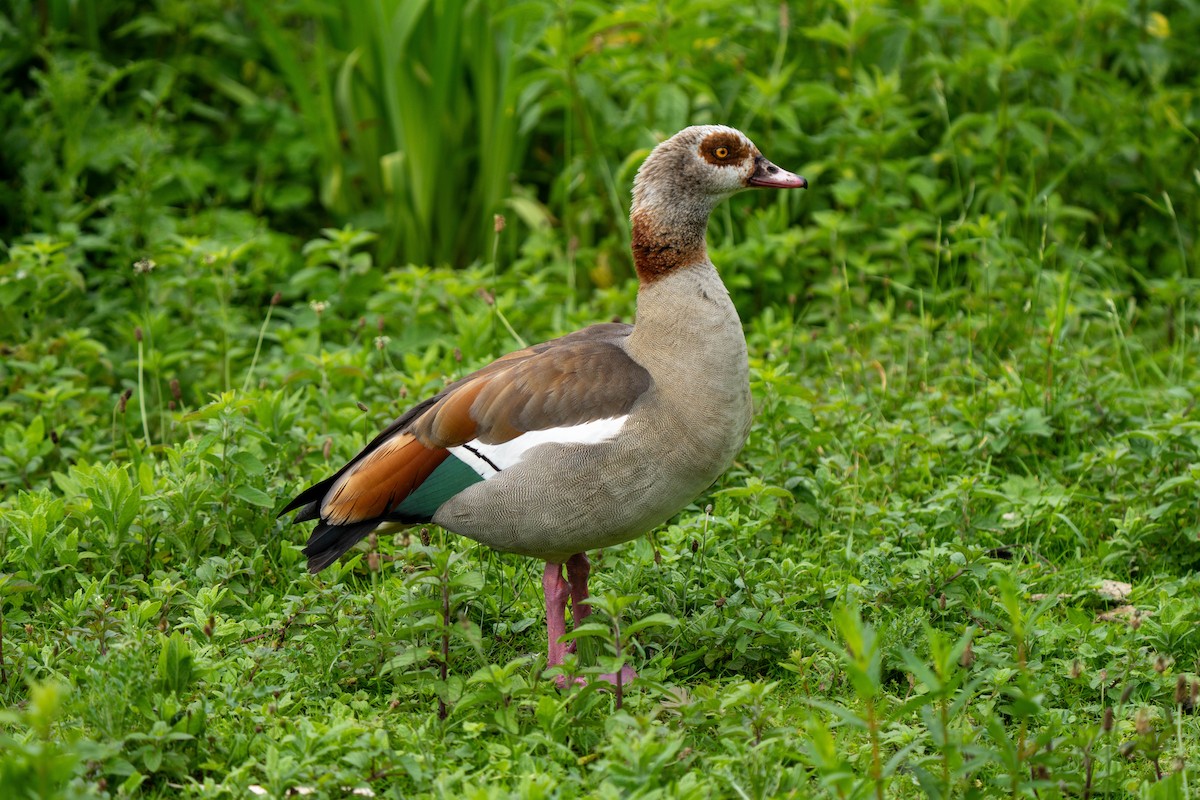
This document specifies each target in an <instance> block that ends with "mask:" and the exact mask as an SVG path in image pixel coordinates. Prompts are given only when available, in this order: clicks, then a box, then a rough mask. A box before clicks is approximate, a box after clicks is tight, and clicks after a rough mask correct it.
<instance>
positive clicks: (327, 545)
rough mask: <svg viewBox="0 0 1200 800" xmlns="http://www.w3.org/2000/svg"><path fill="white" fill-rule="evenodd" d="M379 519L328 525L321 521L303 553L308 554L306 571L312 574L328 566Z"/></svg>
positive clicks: (359, 539) (369, 530) (361, 537)
mask: <svg viewBox="0 0 1200 800" xmlns="http://www.w3.org/2000/svg"><path fill="white" fill-rule="evenodd" d="M379 522H380V520H377V519H373V520H368V521H367V522H356V523H354V524H352V525H330V524H328V523H326V522H322V523H320V524H318V525H317V527H315V528H313V532H312V536H310V537H308V544H307V545H305V546H304V555H306V556H308V571H309V572H311V573H313V574H314V575H315V574H316V573H318V572H320V571H321V570H323V569H325V568H326V567H328V566H329V565H330V564H332V563H333V562H334V561H337V560H338V558H339V557H341V555H342V554H343V553H345V552H346V551H347V550H349V549H350V548H351V547H354V545H356V544H358V543H359V542H360V541H362V539H363V538H364V537H366V535H367V534H368V533H370V532H371V531H373V530H375V528H376V527H378V525H379Z"/></svg>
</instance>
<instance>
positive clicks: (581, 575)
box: [560, 553, 637, 686]
mask: <svg viewBox="0 0 1200 800" xmlns="http://www.w3.org/2000/svg"><path fill="white" fill-rule="evenodd" d="M591 573H592V565H591V562H589V561H588V557H587V553H576V554H575V555H573V556H571V557H570V558H568V559H567V581H568V582H569V583H570V585H571V619H572V621H573V622H574V623H575V627H577V628H578V627H579V626H580V625H582V624H583V622H584V620H586V619H587V618H588V617H589V616H590V615H591V613H592V607H591V605H589V604H588V602H587V599H588V576H589V575H591ZM560 579H561V576H560ZM570 652H572V653H574V652H575V643H574V642H572V643H571V648H570ZM636 677H637V673H636V672H634V671H633V667H630V666H629V665H626V666H624V667H621V677H620V683H621V685H622V686H628V685H629V683H630V682H631V681H632V680H633V679H634V678H636ZM600 680H602V681H607V682H608V683H611V684H613V685H614V686H616V684H617V675H616V673H612V672H609V673H605V674H604V675H601V676H600Z"/></svg>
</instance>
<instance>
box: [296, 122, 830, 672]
mask: <svg viewBox="0 0 1200 800" xmlns="http://www.w3.org/2000/svg"><path fill="white" fill-rule="evenodd" d="M755 186H763V187H772V188H777V189H794V188H802V189H803V188H806V187H807V186H808V183H807V182H806V181H805V180H804V178H801V177H800V176H798V175H793V174H792V173H790V172H787V171H785V170H782V169H780V168H779V167H777V166H775V165H774V164H772V163H771V162H770V161H768V160H767V159H766V158H764V157H763V155H762V154H761V153H760V152H759V151H758V148H756V147H755V146H754V144H753V143H752V142H751V141H750V140H749V139H748V138H746V136H745V135H743V134H742V133H741V132H740V131H737V130H734V129H733V128H727V127H724V126H720V125H699V126H695V127H691V128H686V129H684V130H682V131H680V132H679V133H677V134H675V135H674V136H672V137H671V138H670V139H668V140H666V141H665V142H663V143H662V144H660V145H658V146H657V147H656V148H654V150H653V152H651V153H650V155H649V156H648V157H647V158H646V161H645V162H644V163H643V164H642V167H641V169H639V170H638V174H637V177H636V178H635V179H634V183H633V208H632V211H631V215H630V218H631V222H632V225H633V237H632V238H633V261H634V265H635V266H636V268H637V275H638V280H639V283H640V285H639V288H638V297H637V320H636V324H635V325H625V324H617V323H606V324H601V325H593V326H591V327H588V328H584V329H583V330H581V331H576V332H575V333H571V334H568V335H566V336H563V337H562V338H560V339H554V340H552V341H549V342H545V343H543V344H539V345H534V346H533V347H529V348H526V349H524V350H518V351H516V352H514V353H509V354H508V355H505V356H502V357H500V358H498V359H496V360H495V361H493V362H492V363H491V364H488V365H487V366H486V367H483V368H482V369H480V370H478V371H476V372H474V373H472V374H470V375H468V376H466V377H465V378H462V379H461V380H458V381H455V382H454V383H452V384H450V385H449V386H447V387H446V388H445V389H443V390H442V391H441V392H439V393H438V394H437V395H435V396H433V397H431V398H429V399H427V400H425V401H424V402H422V403H418V404H417V405H416V406H414V407H413V408H411V409H409V411H408V412H407V413H405V414H404V415H403V416H401V417H400V418H399V419H397V420H396V421H395V422H393V423H392V424H391V425H390V426H389V427H388V428H387V429H386V430H384V431H383V432H382V433H381V434H379V435H378V436H377V437H375V439H374V441H372V442H371V443H370V444H368V445H367V446H366V447H365V448H363V450H362V452H361V453H359V454H358V455H356V456H355V457H354V458H353V459H351V460H350V462H349V463H347V464H346V465H345V466H344V467H342V468H341V469H340V470H338V471H337V473H336V474H334V475H333V476H331V477H329V478H326V479H325V480H323V481H321V482H320V483H318V484H316V485H315V486H312V487H310V488H309V489H307V490H305V491H304V492H302V493H301V494H300V495H299V496H298V497H296V498H295V499H294V500H292V501H291V502H290V503H288V505H287V508H285V509H284V510H283V512H281V513H287V512H288V511H291V510H293V509H299V513H297V514H296V518H295V522H304V521H307V520H313V519H315V520H319V522H318V524H317V526H316V528H314V529H313V532H312V535H311V536H310V537H309V540H308V545H307V547H305V549H304V553H305V555H307V556H308V568H309V570H311V571H312V572H319V571H320V570H322V569H324V568H325V567H326V566H328V565H329V564H330V563H331V562H333V561H334V560H335V559H337V558H338V557H339V556H341V555H342V554H343V553H345V552H346V551H347V550H349V549H350V548H351V547H352V546H354V544H355V543H356V542H358V541H359V540H360V539H362V538H363V537H365V536H366V535H367V534H368V533H370V532H371V530H373V529H374V528H375V527H377V526H379V525H381V524H383V523H387V522H392V523H402V524H420V523H428V522H432V523H434V524H436V525H440V526H441V527H443V528H445V529H447V530H450V531H454V532H456V533H460V534H462V535H463V536H467V537H469V538H471V539H474V540H475V541H477V542H482V543H483V544H485V545H487V546H489V547H492V548H495V549H496V550H501V551H504V552H508V553H519V554H521V555H525V556H531V557H533V558H539V559H541V560H543V561H545V562H546V568H545V571H544V573H543V575H542V588H543V590H544V591H545V596H546V631H547V635H548V636H549V657H548V666H550V667H554V666H557V665H559V664H561V663H562V660H563V656H564V654H565V653H567V652H568V650H569V646H568V645H566V644H564V643H563V642H561V641H559V639H560V637H561V636H562V635H563V634H564V633H565V631H566V624H565V620H564V618H565V614H566V607H567V600H568V598H569V599H570V601H571V614H572V618H573V620H574V623H575V625H576V626H578V625H579V624H580V623H581V622H582V621H583V620H584V619H585V618H586V617H587V616H588V614H589V613H590V612H591V609H590V608H589V607H588V605H587V603H586V600H587V597H588V573H589V571H590V565H589V563H588V558H587V555H586V551H588V550H594V549H597V548H602V547H610V546H612V545H615V544H619V543H620V542H625V541H628V540H630V539H633V538H636V537H638V536H642V535H644V534H645V533H647V532H649V531H650V530H651V529H653V528H654V527H655V526H657V525H659V524H661V523H663V522H664V521H666V520H667V519H668V518H670V517H671V516H672V515H674V514H675V513H676V512H678V511H679V510H680V509H681V508H683V507H684V506H685V505H686V504H688V503H689V502H691V501H692V500H693V499H695V497H696V496H697V495H698V494H700V492H702V491H703V490H704V489H705V488H707V487H708V486H709V485H710V484H712V482H713V481H714V480H716V478H717V476H719V475H720V474H721V473H722V472H723V471H724V470H725V469H726V468H727V467H728V466H729V465H730V464H731V463H732V462H733V459H734V456H736V455H737V453H738V451H739V450H741V448H742V445H743V444H744V443H745V441H746V436H747V434H748V433H749V431H750V420H751V415H752V408H751V400H750V385H749V369H748V365H747V359H746V339H745V335H744V334H743V332H742V326H741V322H740V320H739V319H738V315H737V311H736V310H735V309H734V306H733V303H732V302H731V301H730V299H729V292H728V290H726V288H725V285H724V284H723V283H722V282H721V278H720V277H719V276H718V275H717V271H716V269H715V268H714V267H713V264H712V262H711V261H710V260H709V258H708V252H707V250H706V248H705V242H704V234H705V229H706V228H707V225H708V217H709V213H710V212H711V211H712V210H713V208H715V207H716V205H717V204H718V203H719V202H721V201H722V200H724V199H726V198H727V197H729V196H730V195H732V194H734V193H735V192H738V191H741V190H742V189H746V188H750V187H755ZM564 564H565V565H566V579H565V580H564V578H563V566H564ZM627 670H628V668H627ZM633 676H634V673H633V672H632V671H631V670H628V671H626V672H624V674H622V675H621V676H614V675H609V676H602V677H604V679H606V680H609V681H610V682H614V683H616V682H617V681H620V682H621V683H626V682H628V680H629V679H630V678H632V677H633ZM560 683H561V680H560Z"/></svg>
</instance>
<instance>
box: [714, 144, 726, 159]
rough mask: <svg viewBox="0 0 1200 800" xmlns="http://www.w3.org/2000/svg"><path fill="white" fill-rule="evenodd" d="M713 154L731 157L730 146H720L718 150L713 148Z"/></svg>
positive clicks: (719, 156) (720, 156)
mask: <svg viewBox="0 0 1200 800" xmlns="http://www.w3.org/2000/svg"><path fill="white" fill-rule="evenodd" d="M713 155H714V156H716V157H717V158H729V148H728V147H718V148H717V149H716V150H713Z"/></svg>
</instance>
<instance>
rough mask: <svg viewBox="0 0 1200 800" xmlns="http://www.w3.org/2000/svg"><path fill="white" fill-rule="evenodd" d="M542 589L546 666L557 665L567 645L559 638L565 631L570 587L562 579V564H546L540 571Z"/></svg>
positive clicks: (560, 661) (561, 660) (561, 659)
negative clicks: (546, 650)
mask: <svg viewBox="0 0 1200 800" xmlns="http://www.w3.org/2000/svg"><path fill="white" fill-rule="evenodd" d="M542 591H543V592H545V594H546V637H547V638H548V639H549V641H550V644H549V652H548V655H547V658H546V666H549V667H557V666H558V665H559V664H561V663H562V662H563V656H564V655H565V654H566V652H567V646H566V645H565V644H563V643H562V642H560V641H559V639H561V638H562V635H563V634H564V633H566V632H567V623H566V613H567V597H569V596H570V587H569V586H568V585H567V582H566V581H564V580H563V576H562V564H549V563H547V564H546V569H545V571H544V572H542Z"/></svg>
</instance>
